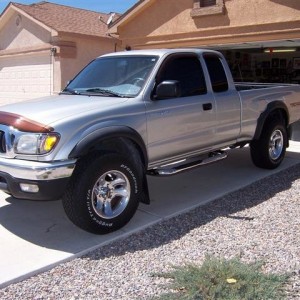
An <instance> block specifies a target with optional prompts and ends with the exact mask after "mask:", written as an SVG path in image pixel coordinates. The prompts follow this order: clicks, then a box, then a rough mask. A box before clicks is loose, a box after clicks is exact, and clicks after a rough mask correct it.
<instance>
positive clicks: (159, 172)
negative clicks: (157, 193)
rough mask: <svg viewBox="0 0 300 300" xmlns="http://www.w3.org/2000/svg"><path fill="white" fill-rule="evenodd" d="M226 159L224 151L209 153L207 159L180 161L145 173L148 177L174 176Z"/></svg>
mask: <svg viewBox="0 0 300 300" xmlns="http://www.w3.org/2000/svg"><path fill="white" fill-rule="evenodd" d="M225 158H227V152H225V151H215V152H211V153H209V155H208V157H207V158H204V159H199V158H195V157H194V158H193V159H186V160H184V161H180V162H178V163H176V162H175V163H172V164H169V165H165V166H161V167H159V168H155V169H152V170H149V171H148V172H147V174H148V175H151V176H172V175H176V174H178V173H181V172H184V171H188V170H191V169H195V168H198V167H201V166H204V165H208V164H212V163H215V162H218V161H220V160H223V159H225Z"/></svg>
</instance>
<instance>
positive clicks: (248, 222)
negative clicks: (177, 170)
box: [0, 164, 300, 300]
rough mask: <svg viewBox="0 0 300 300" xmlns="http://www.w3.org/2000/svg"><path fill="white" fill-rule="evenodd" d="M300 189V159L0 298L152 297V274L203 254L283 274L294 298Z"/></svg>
mask: <svg viewBox="0 0 300 300" xmlns="http://www.w3.org/2000/svg"><path fill="white" fill-rule="evenodd" d="M299 192H300V164H299V165H296V166H293V167H291V168H289V169H287V170H284V171H282V172H280V173H278V174H276V175H272V176H270V177H268V178H265V179H263V180H261V181H258V182H256V183H253V184H251V185H249V186H248V187H246V188H243V189H241V190H239V191H236V192H233V193H230V194H228V195H225V196H223V197H221V198H219V199H217V200H215V201H213V202H211V203H209V204H206V205H204V206H200V207H198V208H196V209H194V210H192V211H190V212H188V213H185V214H182V215H179V216H177V217H174V218H172V219H169V220H165V221H162V222H160V223H158V224H156V225H153V226H151V227H149V228H147V229H145V230H143V231H140V232H138V233H135V234H132V235H131V236H129V237H127V238H125V239H123V240H119V241H116V242H113V243H111V244H109V245H106V246H104V247H101V248H99V249H98V250H95V251H93V252H91V253H89V254H88V255H86V256H84V257H81V258H78V259H74V260H72V261H70V262H67V263H64V264H62V265H60V266H57V267H55V268H53V269H52V270H50V271H48V272H45V273H42V274H40V275H37V276H34V277H32V278H30V279H28V280H25V281H22V282H20V283H17V284H12V285H10V286H8V287H6V288H3V289H1V290H0V299H101V300H109V299H113V300H116V299H120V300H121V299H122V300H123V299H151V297H152V296H157V295H159V294H160V293H162V292H164V291H165V287H164V286H163V284H165V283H166V280H165V279H163V278H160V277H157V276H154V274H155V273H162V272H165V271H168V270H170V267H171V266H172V265H182V264H184V263H196V264H201V262H202V261H203V260H204V258H205V255H214V256H216V257H225V258H233V257H236V256H238V257H240V258H241V260H242V261H244V262H254V261H257V260H260V261H261V260H262V261H264V262H265V265H264V271H265V272H273V273H286V272H288V273H290V274H291V278H290V281H289V283H288V285H287V286H286V294H287V299H300V206H299ZM199 196H200V197H201V195H199ZM170 197H171V195H170Z"/></svg>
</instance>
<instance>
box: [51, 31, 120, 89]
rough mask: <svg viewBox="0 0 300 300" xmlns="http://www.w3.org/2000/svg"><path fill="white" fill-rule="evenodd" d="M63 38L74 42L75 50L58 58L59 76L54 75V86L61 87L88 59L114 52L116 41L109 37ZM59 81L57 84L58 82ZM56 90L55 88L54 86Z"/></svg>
mask: <svg viewBox="0 0 300 300" xmlns="http://www.w3.org/2000/svg"><path fill="white" fill-rule="evenodd" d="M63 39H64V40H67V41H69V42H74V43H75V44H76V51H75V53H73V55H70V56H71V57H61V58H60V68H61V77H60V78H57V76H58V74H55V76H56V78H57V79H55V77H54V79H55V81H56V82H57V83H56V87H58V86H59V88H63V87H65V86H66V84H67V82H68V81H69V80H71V79H72V78H73V77H74V76H75V75H76V74H77V73H78V72H79V71H80V70H81V69H82V68H83V67H84V66H86V65H87V64H88V63H89V62H90V61H92V60H93V59H95V58H96V57H97V56H100V55H102V54H105V53H109V52H114V51H115V48H117V49H118V46H117V45H116V43H117V41H116V40H114V39H109V38H93V37H91V38H88V37H86V38H83V37H75V36H74V37H63ZM58 81H59V84H58ZM56 91H57V88H56Z"/></svg>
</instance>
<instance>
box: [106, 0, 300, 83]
mask: <svg viewBox="0 0 300 300" xmlns="http://www.w3.org/2000/svg"><path fill="white" fill-rule="evenodd" d="M299 11H300V1H299V0H256V1H242V0H230V1H229V0H205V1H204V0H193V1H192V0H190V1H186V0H176V1H175V0H172V1H171V0H170V1H163V0H144V1H139V2H138V3H137V4H136V5H135V6H134V7H132V8H131V9H130V10H129V11H127V12H126V13H125V14H124V15H122V17H121V18H119V19H118V20H117V21H116V22H114V23H113V24H112V25H111V26H110V29H109V31H110V34H115V35H116V36H118V37H119V39H120V40H121V41H122V46H123V47H124V48H126V49H128V50H129V49H149V48H151V49H156V48H185V47H195V48H208V49H215V50H219V51H221V52H222V53H223V54H224V55H225V57H226V60H227V61H228V63H229V65H230V67H231V71H232V74H233V77H234V80H235V81H244V82H245V81H249V82H269V83H278V82H279V83H296V84H297V83H300V14H299Z"/></svg>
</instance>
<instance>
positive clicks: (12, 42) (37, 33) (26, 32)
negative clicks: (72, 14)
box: [0, 12, 51, 50]
mask: <svg viewBox="0 0 300 300" xmlns="http://www.w3.org/2000/svg"><path fill="white" fill-rule="evenodd" d="M17 24H18V25H17ZM50 41H51V33H50V32H49V31H47V30H46V29H44V28H43V27H41V26H37V24H36V23H33V22H32V21H31V20H29V19H28V18H26V17H25V16H21V15H20V14H19V13H17V12H15V13H14V14H13V15H12V17H11V18H10V19H9V20H8V21H7V22H6V24H5V25H4V26H3V28H2V29H1V30H0V50H12V49H20V48H24V47H35V46H41V45H44V44H45V43H49V42H50Z"/></svg>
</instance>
